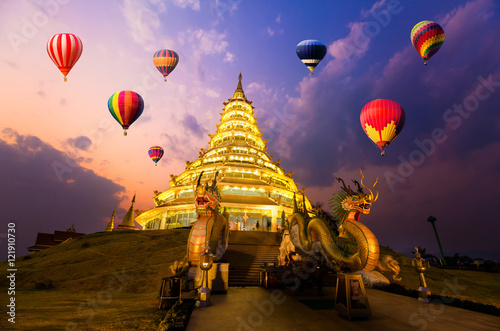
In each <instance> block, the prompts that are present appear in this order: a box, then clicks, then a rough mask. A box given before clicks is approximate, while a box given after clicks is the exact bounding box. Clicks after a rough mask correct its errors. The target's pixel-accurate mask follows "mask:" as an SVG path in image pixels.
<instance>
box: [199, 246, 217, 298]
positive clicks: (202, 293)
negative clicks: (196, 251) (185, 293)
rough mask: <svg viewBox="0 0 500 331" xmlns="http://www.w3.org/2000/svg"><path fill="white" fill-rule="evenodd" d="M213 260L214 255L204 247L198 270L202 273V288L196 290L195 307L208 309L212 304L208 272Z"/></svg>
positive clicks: (208, 248)
mask: <svg viewBox="0 0 500 331" xmlns="http://www.w3.org/2000/svg"><path fill="white" fill-rule="evenodd" d="M213 260H214V255H213V254H212V253H210V247H209V246H207V247H205V251H204V252H203V253H202V254H201V256H200V269H201V270H202V272H203V273H202V278H201V284H202V287H200V288H199V289H198V300H197V301H196V307H208V306H210V305H211V304H212V303H211V302H210V289H209V288H208V270H210V269H211V268H212V263H213ZM203 280H205V286H203Z"/></svg>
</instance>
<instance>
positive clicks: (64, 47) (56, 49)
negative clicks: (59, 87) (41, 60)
mask: <svg viewBox="0 0 500 331" xmlns="http://www.w3.org/2000/svg"><path fill="white" fill-rule="evenodd" d="M82 51H83V43H82V41H81V40H80V38H78V37H77V36H75V35H74V34H71V33H59V34H56V35H54V36H53V37H52V38H50V40H49V41H48V42H47V53H49V56H50V58H51V59H52V61H54V64H55V65H56V66H57V68H59V70H60V71H61V72H62V74H63V75H64V81H67V79H66V76H67V75H68V73H69V71H70V70H71V68H73V66H74V65H75V63H76V61H78V59H79V58H80V56H81V55H82Z"/></svg>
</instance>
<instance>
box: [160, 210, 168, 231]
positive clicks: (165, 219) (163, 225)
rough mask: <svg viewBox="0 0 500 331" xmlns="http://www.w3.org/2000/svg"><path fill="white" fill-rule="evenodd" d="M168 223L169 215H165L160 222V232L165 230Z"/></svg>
mask: <svg viewBox="0 0 500 331" xmlns="http://www.w3.org/2000/svg"><path fill="white" fill-rule="evenodd" d="M166 222H167V213H163V214H162V216H161V221H160V230H162V229H165V223H166Z"/></svg>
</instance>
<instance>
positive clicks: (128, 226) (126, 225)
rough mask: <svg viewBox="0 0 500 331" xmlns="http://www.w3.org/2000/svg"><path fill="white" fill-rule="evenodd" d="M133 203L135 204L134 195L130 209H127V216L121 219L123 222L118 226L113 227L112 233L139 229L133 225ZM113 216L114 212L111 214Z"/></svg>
mask: <svg viewBox="0 0 500 331" xmlns="http://www.w3.org/2000/svg"><path fill="white" fill-rule="evenodd" d="M134 202H135V194H134V197H133V198H132V204H131V205H130V208H129V209H128V211H127V214H126V215H125V217H124V218H123V221H122V222H121V223H120V225H118V226H116V227H114V228H113V230H112V231H116V230H139V228H138V227H136V226H135V223H134ZM113 215H114V212H113ZM113 219H114V218H113Z"/></svg>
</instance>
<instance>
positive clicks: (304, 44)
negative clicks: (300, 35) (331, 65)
mask: <svg viewBox="0 0 500 331" xmlns="http://www.w3.org/2000/svg"><path fill="white" fill-rule="evenodd" d="M295 51H296V52H297V56H298V57H299V59H300V61H302V62H303V63H304V64H305V65H306V67H307V68H309V70H311V75H312V74H313V71H314V68H316V66H317V65H318V64H319V63H320V61H321V60H322V59H323V58H324V57H325V55H326V46H325V44H323V43H322V42H321V41H319V40H312V39H309V40H303V41H301V42H300V43H298V45H297V47H296V48H295Z"/></svg>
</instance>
